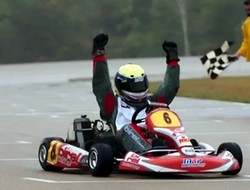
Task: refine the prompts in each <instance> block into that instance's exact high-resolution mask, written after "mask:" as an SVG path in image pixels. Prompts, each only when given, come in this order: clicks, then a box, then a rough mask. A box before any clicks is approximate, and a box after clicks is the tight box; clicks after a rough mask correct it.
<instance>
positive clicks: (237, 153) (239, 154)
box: [217, 142, 243, 175]
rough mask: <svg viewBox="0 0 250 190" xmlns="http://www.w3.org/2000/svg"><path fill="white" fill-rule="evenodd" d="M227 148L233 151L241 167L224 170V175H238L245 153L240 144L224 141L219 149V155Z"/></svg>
mask: <svg viewBox="0 0 250 190" xmlns="http://www.w3.org/2000/svg"><path fill="white" fill-rule="evenodd" d="M224 150H227V151H229V152H231V154H232V155H233V156H234V158H235V159H236V160H237V161H238V163H239V165H240V168H239V169H237V170H233V171H226V172H222V174H223V175H237V174H238V173H239V172H240V170H241V168H242V164H243V155H242V151H241V148H240V146H239V145H238V144H237V143H232V142H227V143H222V144H221V145H220V146H219V147H218V150H217V155H218V154H220V153H221V152H222V151H224Z"/></svg>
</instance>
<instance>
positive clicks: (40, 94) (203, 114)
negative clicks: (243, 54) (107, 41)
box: [0, 57, 250, 190]
mask: <svg viewBox="0 0 250 190" xmlns="http://www.w3.org/2000/svg"><path fill="white" fill-rule="evenodd" d="M127 62H135V63H138V64H141V65H142V66H143V67H144V69H145V71H146V72H147V73H148V75H149V78H150V80H159V79H161V78H162V77H163V73H164V68H165V66H164V59H163V58H151V59H149V58H148V59H130V60H128V59H127V60H122V59H121V60H111V61H110V74H111V77H112V76H113V74H114V73H115V71H116V70H117V68H118V67H119V66H120V65H122V64H124V63H127ZM249 74H250V64H249V63H245V62H244V60H240V61H238V62H237V63H235V64H233V65H231V66H230V67H229V68H228V69H227V70H226V71H225V72H224V73H222V76H221V77H223V76H236V75H248V76H249ZM91 75H92V66H91V61H89V60H86V61H73V62H67V61H65V62H60V63H36V64H13V65H2V66H0V96H1V97H0V103H1V104H0V134H1V138H0V174H1V175H0V189H1V190H14V189H15V190H29V189H31V190H34V189H39V190H45V189H46V190H47V189H54V190H59V189H60V190H61V189H75V190H80V189H81V190H82V189H87V190H92V189H102V190H104V189H109V190H116V189H120V190H123V189H126V190H127V189H137V190H140V189H143V190H147V189H150V190H152V189H154V190H157V189H176V190H178V189H186V190H194V189H203V190H207V189H214V190H216V189H239V190H248V189H249V185H250V141H249V139H248V138H249V136H250V104H243V103H233V102H221V101H209V100H196V99H188V98H181V97H176V99H175V100H174V102H173V103H172V105H171V107H172V109H173V110H174V111H176V112H177V113H178V114H179V116H180V118H181V119H182V122H183V125H184V126H185V128H186V132H187V134H188V135H189V136H190V137H192V138H196V139H197V140H200V141H203V142H207V143H209V144H211V145H212V146H214V147H215V148H217V147H218V146H219V144H221V143H222V142H229V141H230V142H237V143H238V144H239V145H240V146H241V148H242V151H243V156H244V161H243V168H242V170H241V172H240V173H239V175H237V176H233V177H230V176H223V175H220V174H215V175H181V176H179V175H175V176H172V175H152V174H149V175H143V174H131V173H113V174H112V175H111V176H110V177H108V178H96V177H92V176H91V175H89V173H88V171H87V170H83V171H79V170H64V171H63V172H61V173H50V172H45V171H43V170H42V169H41V167H40V165H39V163H38V160H37V151H38V146H39V144H40V141H41V140H42V139H43V138H44V137H48V136H59V137H65V136H66V132H67V129H68V128H69V127H70V126H71V125H72V121H73V119H74V118H76V117H79V116H80V115H81V114H88V116H89V117H90V118H91V119H97V118H98V107H97V104H96V102H95V98H94V96H93V95H92V89H91V82H90V80H89V78H90V77H91ZM197 77H207V75H206V72H205V69H204V68H203V66H202V65H201V64H200V62H199V59H198V57H190V58H182V59H181V78H197ZM249 96H250V94H249Z"/></svg>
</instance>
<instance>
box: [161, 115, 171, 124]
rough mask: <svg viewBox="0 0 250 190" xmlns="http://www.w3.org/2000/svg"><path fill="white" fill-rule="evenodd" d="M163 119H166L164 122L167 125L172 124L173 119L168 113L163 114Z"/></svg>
mask: <svg viewBox="0 0 250 190" xmlns="http://www.w3.org/2000/svg"><path fill="white" fill-rule="evenodd" d="M163 119H164V121H165V122H166V123H168V124H171V123H172V120H171V118H170V117H169V114H168V113H167V112H164V113H163Z"/></svg>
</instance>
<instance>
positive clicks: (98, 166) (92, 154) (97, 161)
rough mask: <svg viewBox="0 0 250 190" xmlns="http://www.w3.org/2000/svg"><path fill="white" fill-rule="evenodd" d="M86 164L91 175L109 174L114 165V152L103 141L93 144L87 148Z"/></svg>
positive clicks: (105, 175) (103, 175) (102, 175)
mask: <svg viewBox="0 0 250 190" xmlns="http://www.w3.org/2000/svg"><path fill="white" fill-rule="evenodd" d="M88 166H89V169H90V173H91V174H92V175H93V176H96V177H107V176H109V175H110V174H111V173H112V171H113V167H114V153H113V149H112V148H111V146H110V145H108V144H104V143H97V144H94V145H93V146H92V147H91V148H90V150H89V156H88Z"/></svg>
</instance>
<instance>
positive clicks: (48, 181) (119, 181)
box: [22, 175, 250, 184]
mask: <svg viewBox="0 0 250 190" xmlns="http://www.w3.org/2000/svg"><path fill="white" fill-rule="evenodd" d="M242 177H245V178H221V179H209V178H208V179H165V180H162V179H160V180H158V179H155V180H149V179H145V180H141V179H139V180H104V181H102V180H90V181H56V180H49V179H41V178H32V177H23V178H22V179H23V180H27V181H33V182H41V183H55V184H76V183H78V184H79V183H88V184H92V183H93V184H94V183H159V182H160V183H176V182H178V183H180V182H181V183H187V182H190V183H193V182H242V181H250V175H246V176H242Z"/></svg>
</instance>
